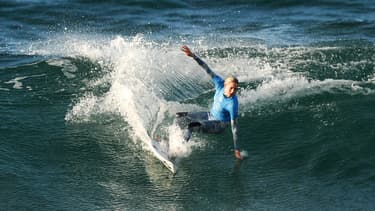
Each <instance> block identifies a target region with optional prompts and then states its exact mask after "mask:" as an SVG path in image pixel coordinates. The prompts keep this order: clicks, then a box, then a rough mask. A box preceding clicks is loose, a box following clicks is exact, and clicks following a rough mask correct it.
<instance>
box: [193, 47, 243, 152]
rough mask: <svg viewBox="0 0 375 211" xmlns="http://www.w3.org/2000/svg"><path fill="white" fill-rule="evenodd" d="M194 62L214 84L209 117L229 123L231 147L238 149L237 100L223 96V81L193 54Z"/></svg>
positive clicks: (234, 97)
mask: <svg viewBox="0 0 375 211" xmlns="http://www.w3.org/2000/svg"><path fill="white" fill-rule="evenodd" d="M193 58H194V60H195V61H196V62H197V63H198V64H199V65H200V66H201V67H202V68H203V69H204V70H205V71H206V72H207V74H208V75H210V76H211V78H212V81H213V83H214V84H215V90H216V91H215V96H214V103H213V105H212V108H211V111H210V113H211V115H212V116H213V117H214V118H215V119H216V120H220V121H223V122H226V123H228V122H231V125H232V134H233V145H234V149H235V150H238V149H239V141H238V129H237V117H238V99H237V96H236V95H235V96H232V97H225V95H224V80H223V79H222V78H221V77H220V76H218V75H216V74H215V73H214V72H213V71H212V70H211V68H210V67H209V66H208V65H207V64H206V63H205V62H204V61H203V60H201V59H200V58H199V57H197V56H196V55H195V54H193Z"/></svg>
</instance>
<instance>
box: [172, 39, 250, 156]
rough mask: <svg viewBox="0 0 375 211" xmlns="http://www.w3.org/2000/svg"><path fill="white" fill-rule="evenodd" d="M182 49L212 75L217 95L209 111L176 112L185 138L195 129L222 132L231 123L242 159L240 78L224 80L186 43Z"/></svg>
mask: <svg viewBox="0 0 375 211" xmlns="http://www.w3.org/2000/svg"><path fill="white" fill-rule="evenodd" d="M181 50H182V51H183V52H184V53H185V54H186V55H187V56H189V57H192V58H193V59H194V60H195V61H196V62H197V63H198V64H199V65H200V66H201V67H202V68H203V69H204V70H205V71H206V73H207V74H208V75H209V76H210V77H211V79H212V82H213V83H214V85H215V96H214V102H213V106H212V108H211V110H210V111H209V112H178V113H176V117H177V118H176V120H177V123H178V124H179V125H180V126H181V125H184V126H182V127H185V126H186V129H185V131H184V140H185V141H189V139H190V137H191V133H192V132H193V131H202V132H205V133H221V132H223V131H224V129H225V128H226V127H227V126H228V125H229V124H230V125H231V127H232V135H233V146H234V156H235V157H236V158H237V159H239V160H242V159H243V158H242V156H241V154H240V151H239V143H238V99H237V96H236V92H237V89H238V79H237V78H236V77H234V76H229V77H228V78H226V79H225V80H223V79H222V78H221V77H220V76H218V75H217V74H215V73H214V72H213V71H212V70H211V68H210V67H208V65H207V64H206V63H205V62H204V61H203V60H201V59H200V58H199V57H198V56H196V55H195V54H194V53H193V52H191V50H190V49H189V47H187V46H186V45H184V46H182V47H181Z"/></svg>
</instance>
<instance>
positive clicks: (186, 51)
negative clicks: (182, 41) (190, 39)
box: [181, 45, 194, 57]
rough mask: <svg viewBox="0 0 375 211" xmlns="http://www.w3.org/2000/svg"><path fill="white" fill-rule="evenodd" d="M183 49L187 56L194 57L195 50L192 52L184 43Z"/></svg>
mask: <svg viewBox="0 0 375 211" xmlns="http://www.w3.org/2000/svg"><path fill="white" fill-rule="evenodd" d="M181 50H182V51H183V52H184V53H185V54H186V56H190V57H194V54H193V52H191V50H190V48H189V47H187V46H186V45H183V46H182V47H181Z"/></svg>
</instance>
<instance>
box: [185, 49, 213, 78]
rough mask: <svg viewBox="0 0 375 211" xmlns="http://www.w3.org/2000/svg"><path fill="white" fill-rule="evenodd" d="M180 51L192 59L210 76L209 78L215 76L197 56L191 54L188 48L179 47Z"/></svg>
mask: <svg viewBox="0 0 375 211" xmlns="http://www.w3.org/2000/svg"><path fill="white" fill-rule="evenodd" d="M181 50H182V51H183V52H184V53H185V54H186V55H187V56H190V57H192V58H193V59H194V60H195V61H196V62H197V63H198V64H199V65H200V66H201V67H202V68H203V69H204V70H206V73H207V74H208V75H210V76H211V78H213V77H215V76H216V74H215V73H214V72H213V71H212V70H211V68H210V67H209V66H208V65H207V64H206V63H205V62H204V61H203V60H202V59H200V58H199V57H198V56H197V55H195V54H194V53H193V52H191V50H190V48H189V47H187V46H186V45H184V46H182V47H181Z"/></svg>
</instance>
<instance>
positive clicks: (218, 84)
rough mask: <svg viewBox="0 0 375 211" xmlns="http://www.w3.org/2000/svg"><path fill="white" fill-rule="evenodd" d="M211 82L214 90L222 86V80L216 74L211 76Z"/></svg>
mask: <svg viewBox="0 0 375 211" xmlns="http://www.w3.org/2000/svg"><path fill="white" fill-rule="evenodd" d="M212 82H213V83H214V84H215V90H219V89H221V88H223V87H224V80H223V79H222V78H220V76H218V75H215V76H214V77H213V78H212Z"/></svg>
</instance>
